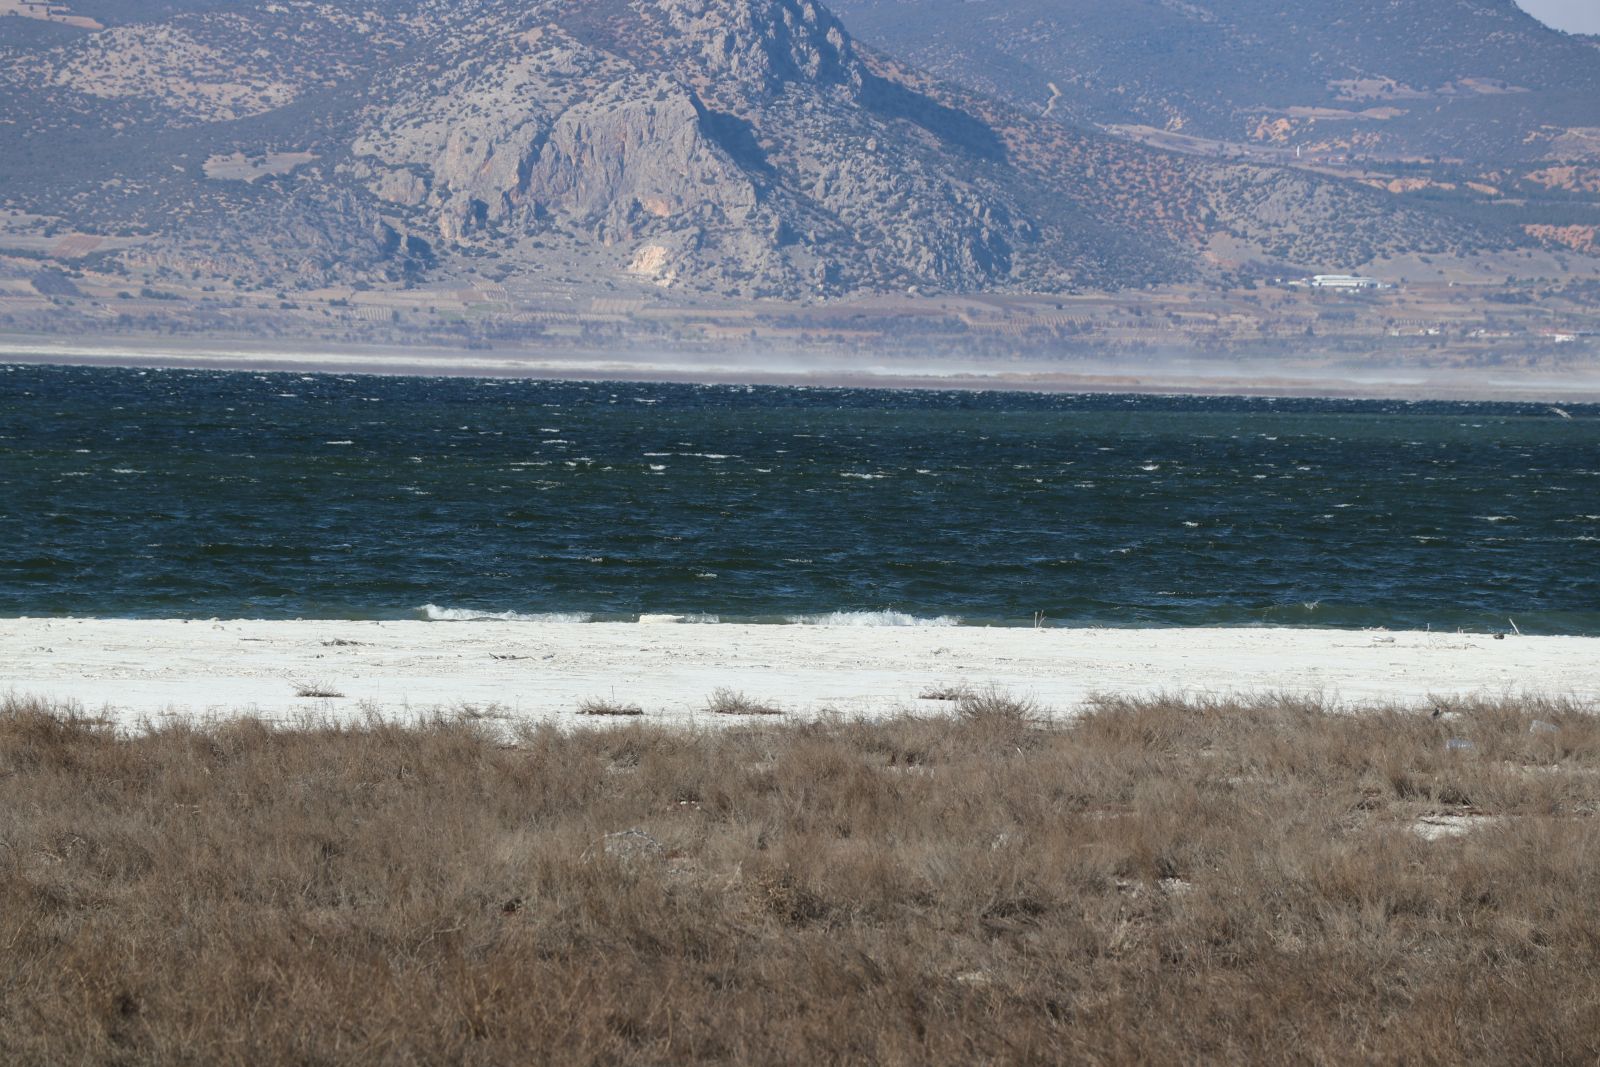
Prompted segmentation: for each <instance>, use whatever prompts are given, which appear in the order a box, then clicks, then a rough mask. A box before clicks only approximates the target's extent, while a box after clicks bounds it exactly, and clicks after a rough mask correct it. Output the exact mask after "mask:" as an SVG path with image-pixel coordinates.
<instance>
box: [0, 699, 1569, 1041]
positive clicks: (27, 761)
mask: <svg viewBox="0 0 1600 1067" xmlns="http://www.w3.org/2000/svg"><path fill="white" fill-rule="evenodd" d="M1437 711H1438V714H1437V715H1430V714H1429V711H1428V710H1427V709H1424V710H1422V711H1399V710H1392V709H1374V710H1370V711H1366V712H1361V713H1356V714H1335V713H1330V712H1329V711H1327V710H1325V709H1323V708H1320V707H1317V706H1314V705H1311V704H1308V703H1305V702H1300V701H1295V700H1286V699H1279V700H1263V701H1259V702H1255V703H1229V702H1212V703H1194V702H1188V703H1186V702H1181V701H1177V700H1149V701H1144V702H1132V701H1107V702H1103V703H1101V704H1099V705H1096V706H1094V707H1092V708H1091V709H1090V710H1089V711H1088V712H1087V713H1086V714H1083V715H1081V716H1079V717H1075V718H1071V719H1066V718H1062V717H1059V716H1053V715H1051V714H1050V713H1048V712H1047V711H1045V710H1043V709H1039V708H1035V707H1032V706H1027V705H1021V704H1017V703H1016V702H1013V701H1008V700H1007V699H1006V698H1005V697H1004V695H1003V694H998V693H994V692H988V693H981V694H965V695H963V697H962V699H961V700H959V701H958V702H957V704H956V706H955V708H954V709H953V713H952V714H950V715H949V716H947V717H942V718H913V717H904V718H899V719H894V720H890V721H883V722H877V723H868V722H858V721H846V720H836V721H823V722H816V723H802V722H798V721H789V720H784V719H768V720H759V721H756V720H752V721H749V722H733V723H731V724H730V725H729V726H728V728H726V729H723V730H705V731H694V730H682V729H668V728H664V727H662V726H659V725H655V724H652V723H651V722H649V720H648V718H645V719H639V718H635V719H632V720H629V721H626V722H611V723H604V724H601V723H596V722H594V721H593V720H589V721H588V725H587V726H586V727H582V728H556V727H551V726H538V727H533V726H516V725H508V724H507V722H506V721H505V720H496V719H494V718H492V717H486V716H476V717H465V716H463V717H458V718H453V719H438V720H435V721H430V722H423V723H420V724H412V725H400V724H396V723H390V722H381V721H371V722H367V723H363V724H358V725H353V726H352V725H343V726H341V725H334V724H329V723H320V722H310V721H308V722H305V723H301V724H298V725H293V726H288V727H275V726H271V725H268V724H265V723H263V722H260V721H254V720H250V719H242V720H233V721H226V722H217V723H215V724H210V725H192V724H191V725H181V724H156V725H152V726H150V727H149V728H148V729H145V730H140V731H133V732H128V731H118V730H116V729H113V728H112V727H110V726H108V725H106V724H104V723H102V722H99V721H97V720H94V719H91V718H87V717H84V716H82V715H75V714H72V713H70V712H67V711H64V710H62V709H54V708H50V707H45V706H42V705H39V704H34V703H29V702H27V701H24V700H20V699H16V698H13V699H11V700H9V702H6V703H5V704H4V706H3V707H0V947H3V951H0V1061H3V1062H5V1063H8V1064H44V1063H116V1064H124V1065H138V1064H165V1065H171V1064H238V1063H362V1064H375V1063H384V1064H389V1063H393V1064H407V1063H416V1064H422V1063H469V1064H473V1063H478V1064H489V1063H512V1062H518V1063H521V1062H536V1061H541V1060H560V1061H562V1062H570V1063H637V1064H663V1063H687V1062H697V1063H700V1062H704V1063H732V1062H761V1063H822V1062H835V1063H844V1062H854V1063H869V1062H870V1063H891V1064H893V1063H941V1064H948V1063H978V1062H1025V1061H1051V1062H1091V1063H1114V1062H1150V1063H1172V1062H1217V1063H1238V1062H1271V1063H1283V1062H1301V1063H1328V1062H1364V1063H1400V1062H1404V1063H1408V1064H1424V1063H1445V1062H1448V1063H1461V1062H1479V1063H1532V1062H1540V1063H1575V1062H1585V1063H1588V1062H1594V1061H1595V1059H1596V1057H1597V1055H1600V1027H1597V1026H1596V1009H1595V1005H1596V1004H1597V1003H1600V965H1597V963H1596V961H1597V960H1600V952H1597V950H1600V902H1597V897H1596V894H1595V892H1594V887H1595V886H1596V885H1597V884H1600V823H1597V822H1596V820H1595V819H1594V817H1593V816H1594V812H1595V809H1596V804H1597V801H1600V721H1597V719H1596V717H1595V716H1594V714H1593V709H1591V708H1588V707H1585V706H1581V705H1579V704H1577V703H1574V702H1539V701H1522V702H1517V701H1503V702H1495V703H1480V704H1473V705H1470V706H1460V707H1455V706H1452V707H1441V708H1439V709H1437Z"/></svg>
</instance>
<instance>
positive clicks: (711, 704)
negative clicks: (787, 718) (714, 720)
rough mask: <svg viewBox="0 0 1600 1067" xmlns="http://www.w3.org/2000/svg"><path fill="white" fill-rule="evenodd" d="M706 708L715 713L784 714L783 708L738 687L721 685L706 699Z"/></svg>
mask: <svg viewBox="0 0 1600 1067" xmlns="http://www.w3.org/2000/svg"><path fill="white" fill-rule="evenodd" d="M706 710H707V711H708V712H710V713H711V714H713V715H782V714H783V709H782V708H780V707H778V706H777V705H775V704H770V703H767V702H766V701H764V700H757V699H755V698H754V697H751V696H747V695H745V694H744V693H742V692H740V691H739V690H737V689H729V688H726V687H720V688H718V689H715V690H713V691H712V693H711V696H710V697H708V698H707V699H706Z"/></svg>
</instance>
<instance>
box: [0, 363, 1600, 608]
mask: <svg viewBox="0 0 1600 1067" xmlns="http://www.w3.org/2000/svg"><path fill="white" fill-rule="evenodd" d="M1565 416H1568V417H1564V416H1563V414H1562V413H1560V412H1558V411H1557V410H1555V409H1552V408H1550V407H1547V406H1544V405H1500V404H1462V403H1378V402H1343V401H1317V400H1277V401H1271V400H1246V399H1228V398H1219V399H1196V398H1166V397H1125V396H1041V395H1026V394H1015V393H1007V394H974V393H953V392H952V393H927V392H918V393H912V392H882V391H871V390H824V389H785V388H753V389H750V388H743V387H694V386H678V385H642V384H623V383H610V384H584V383H571V382H526V381H496V380H479V379H461V378H427V379H424V378H365V377H361V378H356V377H338V376H328V375H306V376H302V375H298V374H245V373H202V372H192V371H136V370H107V369H86V368H46V367H28V366H0V615H6V616H15V615H67V614H71V615H85V616H88V615H94V616H152V617H156V616H161V617H210V616H224V617H227V616H248V617H266V618H295V617H307V618H312V617H317V618H418V617H442V618H465V617H471V616H473V615H475V614H476V613H489V614H501V613H514V615H527V616H541V615H549V614H556V615H561V616H568V617H571V618H574V619H587V618H592V619H597V620H605V619H632V618H635V617H637V616H638V615H639V614H641V613H674V614H684V615H693V616H703V617H706V618H707V619H708V620H709V619H711V618H715V619H719V620H721V621H724V622H732V621H760V622H788V621H795V620H806V621H824V620H825V621H831V622H835V623H848V622H854V623H864V624H873V623H877V624H884V623H908V622H912V621H923V622H933V621H942V622H946V623H948V622H952V621H957V620H959V621H960V622H962V623H967V624H977V625H984V624H1008V625H1032V623H1033V617H1034V613H1035V612H1041V611H1042V612H1044V613H1045V616H1046V618H1047V620H1048V621H1049V622H1050V623H1053V624H1061V625H1066V624H1078V625H1083V624H1100V625H1110V626H1151V625H1181V626H1189V625H1196V626H1198V625H1248V624H1273V625H1313V626H1338V627H1363V626H1388V627H1418V628H1421V627H1424V626H1432V627H1433V628H1435V629H1448V630H1453V629H1456V628H1458V627H1465V628H1469V629H1474V630H1484V629H1505V628H1508V627H1509V625H1510V623H1509V622H1508V619H1515V621H1516V625H1517V626H1519V627H1520V628H1521V629H1522V630H1523V631H1525V632H1530V633H1582V634H1600V408H1595V407H1582V406H1573V407H1568V408H1566V409H1565ZM836 613H838V614H836ZM511 617H514V616H511Z"/></svg>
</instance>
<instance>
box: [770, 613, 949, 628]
mask: <svg viewBox="0 0 1600 1067" xmlns="http://www.w3.org/2000/svg"><path fill="white" fill-rule="evenodd" d="M786 620H787V621H788V622H790V623H792V624H793V625H795V626H960V625H961V620H960V619H958V618H957V617H955V616H954V615H938V616H935V617H933V618H927V617H924V616H919V615H907V614H906V613H905V612H903V611H830V612H827V613H826V614H822V615H789V616H786Z"/></svg>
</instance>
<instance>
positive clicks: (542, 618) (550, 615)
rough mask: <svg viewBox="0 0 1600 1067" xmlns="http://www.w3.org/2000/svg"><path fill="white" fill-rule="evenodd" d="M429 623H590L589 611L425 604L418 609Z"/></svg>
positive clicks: (591, 616)
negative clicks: (541, 610) (501, 608)
mask: <svg viewBox="0 0 1600 1067" xmlns="http://www.w3.org/2000/svg"><path fill="white" fill-rule="evenodd" d="M417 610H419V611H421V612H422V617H423V618H425V619H427V620H428V621H429V622H589V621H590V620H591V619H593V618H594V616H593V615H591V614H590V613H589V612H587V611H546V612H539V613H535V614H528V613H525V612H521V611H479V610H477V609H476V608H441V607H440V606H439V605H437V604H424V605H423V606H422V607H421V608H419V609H417Z"/></svg>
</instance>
